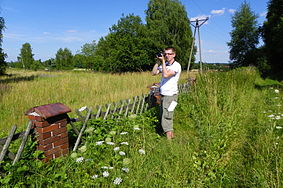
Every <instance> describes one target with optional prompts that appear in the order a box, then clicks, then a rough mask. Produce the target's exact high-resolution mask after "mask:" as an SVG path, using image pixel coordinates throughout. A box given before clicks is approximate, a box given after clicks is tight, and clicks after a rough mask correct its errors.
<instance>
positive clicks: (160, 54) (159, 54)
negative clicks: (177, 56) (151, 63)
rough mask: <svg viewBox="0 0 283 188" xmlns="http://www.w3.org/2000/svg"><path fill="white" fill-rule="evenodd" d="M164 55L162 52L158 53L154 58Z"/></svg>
mask: <svg viewBox="0 0 283 188" xmlns="http://www.w3.org/2000/svg"><path fill="white" fill-rule="evenodd" d="M163 55H164V53H163V52H160V53H158V54H157V55H156V56H157V57H162V56H163Z"/></svg>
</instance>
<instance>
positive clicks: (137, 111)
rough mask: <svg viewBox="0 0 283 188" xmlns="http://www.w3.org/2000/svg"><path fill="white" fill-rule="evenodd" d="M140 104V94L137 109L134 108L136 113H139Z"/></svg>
mask: <svg viewBox="0 0 283 188" xmlns="http://www.w3.org/2000/svg"><path fill="white" fill-rule="evenodd" d="M140 104H141V96H139V99H138V106H137V109H136V114H138V113H139V108H140Z"/></svg>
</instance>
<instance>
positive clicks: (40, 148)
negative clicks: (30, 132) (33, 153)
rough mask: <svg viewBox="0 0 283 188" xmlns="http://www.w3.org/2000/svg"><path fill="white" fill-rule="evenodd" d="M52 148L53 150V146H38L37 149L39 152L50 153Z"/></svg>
mask: <svg viewBox="0 0 283 188" xmlns="http://www.w3.org/2000/svg"><path fill="white" fill-rule="evenodd" d="M52 148H53V146H52V144H47V145H38V146H37V149H38V150H41V151H48V150H50V149H52Z"/></svg>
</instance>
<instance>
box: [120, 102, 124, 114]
mask: <svg viewBox="0 0 283 188" xmlns="http://www.w3.org/2000/svg"><path fill="white" fill-rule="evenodd" d="M124 102H125V101H121V107H120V110H119V115H120V114H122V112H123V108H124Z"/></svg>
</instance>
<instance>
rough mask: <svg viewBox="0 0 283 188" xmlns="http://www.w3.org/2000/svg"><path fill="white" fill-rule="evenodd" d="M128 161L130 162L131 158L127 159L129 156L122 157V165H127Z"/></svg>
mask: <svg viewBox="0 0 283 188" xmlns="http://www.w3.org/2000/svg"><path fill="white" fill-rule="evenodd" d="M130 163H131V159H129V158H125V159H123V164H124V165H129V164H130Z"/></svg>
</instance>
